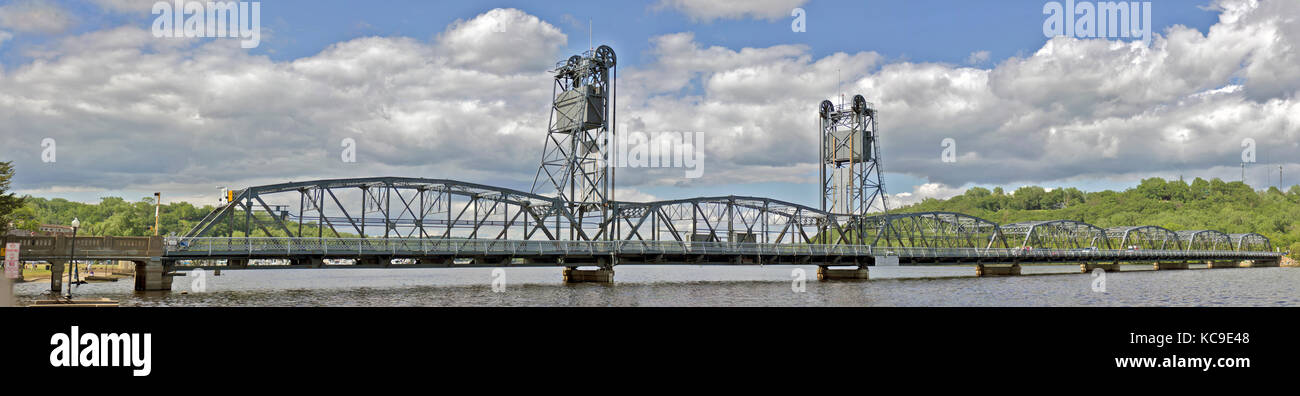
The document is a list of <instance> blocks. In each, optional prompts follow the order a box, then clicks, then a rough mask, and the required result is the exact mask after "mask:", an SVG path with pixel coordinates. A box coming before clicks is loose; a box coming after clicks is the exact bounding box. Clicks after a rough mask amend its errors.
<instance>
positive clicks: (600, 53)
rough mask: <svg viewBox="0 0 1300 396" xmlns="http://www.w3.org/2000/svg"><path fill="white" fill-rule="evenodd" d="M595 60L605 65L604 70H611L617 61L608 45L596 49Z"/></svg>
mask: <svg viewBox="0 0 1300 396" xmlns="http://www.w3.org/2000/svg"><path fill="white" fill-rule="evenodd" d="M596 60H598V61H600V63H601V64H603V65H605V67H606V68H612V67H614V63H615V62H616V61H617V60H618V59H617V57H616V56H614V49H613V48H610V47H609V46H608V45H602V46H600V47H598V48H596Z"/></svg>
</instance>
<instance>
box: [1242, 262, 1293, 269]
mask: <svg viewBox="0 0 1300 396" xmlns="http://www.w3.org/2000/svg"><path fill="white" fill-rule="evenodd" d="M1281 264H1282V263H1281V261H1280V260H1246V261H1242V262H1241V263H1239V264H1238V266H1239V267H1241V268H1262V267H1279V266H1281Z"/></svg>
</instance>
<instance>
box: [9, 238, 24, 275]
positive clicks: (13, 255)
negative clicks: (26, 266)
mask: <svg viewBox="0 0 1300 396" xmlns="http://www.w3.org/2000/svg"><path fill="white" fill-rule="evenodd" d="M19 247H20V245H19V244H18V242H9V243H7V244H5V277H6V278H9V279H18V278H22V277H23V267H22V265H20V264H18V249H19Z"/></svg>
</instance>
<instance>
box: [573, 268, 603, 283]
mask: <svg viewBox="0 0 1300 396" xmlns="http://www.w3.org/2000/svg"><path fill="white" fill-rule="evenodd" d="M563 274H564V283H614V270H613V269H594V270H580V269H578V267H564V272H563Z"/></svg>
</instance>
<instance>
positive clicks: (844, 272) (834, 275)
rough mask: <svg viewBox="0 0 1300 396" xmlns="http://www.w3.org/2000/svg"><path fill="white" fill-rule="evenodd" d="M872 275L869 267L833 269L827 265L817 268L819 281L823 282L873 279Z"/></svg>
mask: <svg viewBox="0 0 1300 396" xmlns="http://www.w3.org/2000/svg"><path fill="white" fill-rule="evenodd" d="M870 274H871V271H870V270H869V269H868V268H867V267H858V268H831V267H828V266H825V265H819V266H817V280H819V281H822V282H825V281H829V280H859V279H871V275H870Z"/></svg>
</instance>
